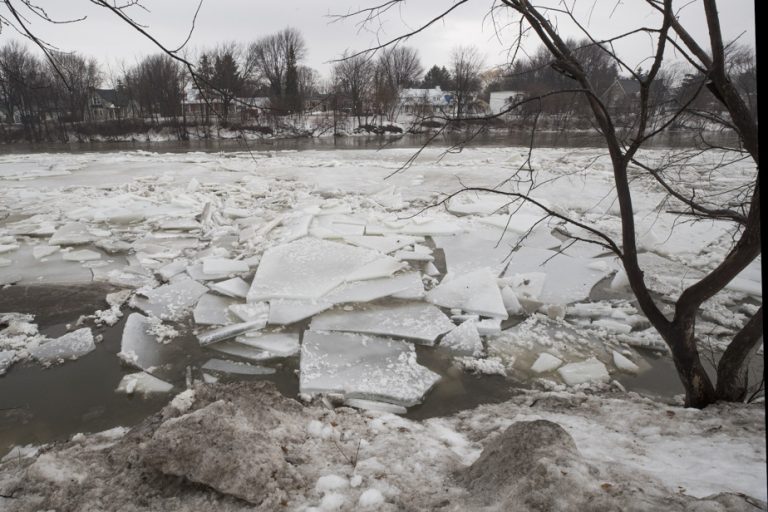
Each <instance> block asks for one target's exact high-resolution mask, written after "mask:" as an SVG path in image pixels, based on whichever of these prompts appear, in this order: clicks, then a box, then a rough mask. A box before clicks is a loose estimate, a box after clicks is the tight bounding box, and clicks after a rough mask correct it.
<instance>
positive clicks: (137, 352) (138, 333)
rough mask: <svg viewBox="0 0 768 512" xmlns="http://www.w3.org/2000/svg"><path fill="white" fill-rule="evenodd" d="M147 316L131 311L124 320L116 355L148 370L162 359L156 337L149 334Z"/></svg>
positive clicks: (149, 323)
mask: <svg viewBox="0 0 768 512" xmlns="http://www.w3.org/2000/svg"><path fill="white" fill-rule="evenodd" d="M151 329H152V324H151V322H150V321H149V318H147V317H145V316H144V315H142V314H140V313H131V314H130V315H128V319H127V320H126V321H125V327H124V328H123V338H122V341H121V342H120V352H119V353H118V354H117V357H119V358H120V359H122V360H123V361H125V362H126V363H128V364H130V365H132V366H135V367H137V368H139V369H141V370H149V369H151V368H153V367H155V366H158V365H160V364H161V363H162V362H163V361H162V358H161V357H160V350H159V345H158V342H157V339H156V338H155V336H154V335H152V334H151Z"/></svg>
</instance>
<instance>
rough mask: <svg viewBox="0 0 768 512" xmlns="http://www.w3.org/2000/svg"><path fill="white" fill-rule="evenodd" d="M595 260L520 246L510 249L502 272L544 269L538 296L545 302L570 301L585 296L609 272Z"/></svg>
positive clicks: (565, 302) (517, 272) (515, 272)
mask: <svg viewBox="0 0 768 512" xmlns="http://www.w3.org/2000/svg"><path fill="white" fill-rule="evenodd" d="M595 261H596V260H589V259H583V258H572V257H570V256H566V255H565V254H558V253H557V252H555V251H550V250H547V249H534V248H530V247H521V248H520V249H519V250H517V251H515V252H514V253H512V258H511V261H510V263H509V267H508V268H507V271H506V273H505V276H514V275H515V274H525V273H531V272H544V273H545V274H546V280H545V282H544V286H543V289H542V291H541V294H540V296H539V299H538V300H540V301H541V302H544V303H547V304H569V303H571V302H578V301H583V300H585V299H586V298H587V297H589V293H590V291H591V290H592V287H594V286H595V285H596V284H597V283H598V281H600V280H601V279H603V278H605V277H606V276H608V275H609V274H610V273H611V270H609V269H608V268H607V267H606V268H602V269H600V268H598V267H597V266H596V265H595V264H594V263H595Z"/></svg>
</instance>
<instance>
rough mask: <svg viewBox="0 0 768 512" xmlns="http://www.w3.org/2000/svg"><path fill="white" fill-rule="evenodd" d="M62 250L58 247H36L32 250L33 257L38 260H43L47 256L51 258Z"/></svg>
mask: <svg viewBox="0 0 768 512" xmlns="http://www.w3.org/2000/svg"><path fill="white" fill-rule="evenodd" d="M59 249H61V247H59V246H58V245H36V246H34V247H33V248H32V256H33V257H34V258H35V259H36V260H39V259H42V258H45V257H46V256H50V255H51V254H53V253H55V252H56V251H58V250H59Z"/></svg>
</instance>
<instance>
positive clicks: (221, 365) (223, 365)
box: [201, 359, 275, 375]
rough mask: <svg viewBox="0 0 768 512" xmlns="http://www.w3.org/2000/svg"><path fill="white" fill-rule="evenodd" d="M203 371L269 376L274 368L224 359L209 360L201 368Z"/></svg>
mask: <svg viewBox="0 0 768 512" xmlns="http://www.w3.org/2000/svg"><path fill="white" fill-rule="evenodd" d="M201 368H202V369H203V370H208V371H212V372H222V373H235V374H239V375H271V374H273V373H275V370H274V368H267V367H264V366H254V365H251V364H247V363H235V362H233V361H227V360H225V359H209V360H208V361H207V362H206V363H205V364H204V365H203V366H202V367H201Z"/></svg>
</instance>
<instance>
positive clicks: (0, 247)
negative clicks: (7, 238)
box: [0, 244, 19, 254]
mask: <svg viewBox="0 0 768 512" xmlns="http://www.w3.org/2000/svg"><path fill="white" fill-rule="evenodd" d="M18 248H19V245H18V244H0V254H4V253H6V252H11V251H15V250H16V249H18Z"/></svg>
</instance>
